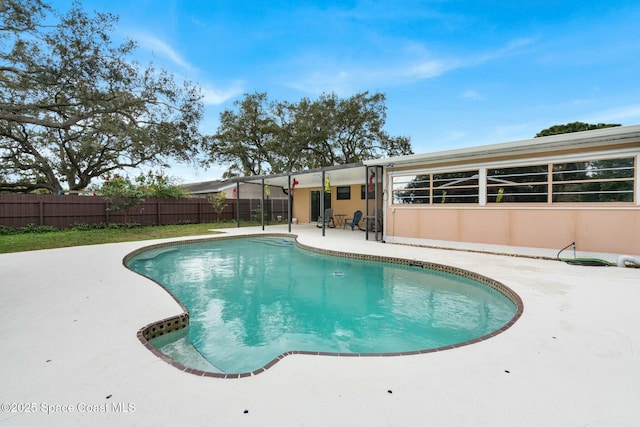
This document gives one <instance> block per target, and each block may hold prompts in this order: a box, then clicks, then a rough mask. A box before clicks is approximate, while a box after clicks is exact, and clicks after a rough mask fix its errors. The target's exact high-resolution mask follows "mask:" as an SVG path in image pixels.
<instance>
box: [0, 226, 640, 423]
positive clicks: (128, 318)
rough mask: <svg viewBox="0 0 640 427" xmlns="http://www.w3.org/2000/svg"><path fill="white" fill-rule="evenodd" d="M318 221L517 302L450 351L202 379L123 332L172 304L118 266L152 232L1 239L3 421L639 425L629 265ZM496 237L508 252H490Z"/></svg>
mask: <svg viewBox="0 0 640 427" xmlns="http://www.w3.org/2000/svg"><path fill="white" fill-rule="evenodd" d="M223 231H224V232H225V233H227V234H234V235H235V234H257V233H262V232H263V231H262V230H261V228H259V227H255V228H233V229H225V230H223ZM325 231H326V233H325V234H326V235H325V236H324V237H323V236H322V234H321V233H322V231H321V230H320V229H318V228H316V227H315V224H312V225H294V226H293V227H292V233H293V234H297V235H298V238H299V240H300V242H301V243H303V244H305V245H309V246H315V247H318V248H325V249H332V250H341V251H345V252H357V253H365V254H370V255H383V256H393V257H403V258H409V259H415V260H423V261H429V262H434V263H440V264H447V265H451V266H455V267H459V268H463V269H467V270H471V271H474V272H477V273H479V274H482V275H485V276H488V277H491V278H493V279H495V280H498V281H500V282H502V283H503V284H505V285H506V286H508V287H510V288H511V289H513V290H514V291H515V292H516V293H518V294H519V295H520V297H521V298H522V300H523V303H524V313H523V315H522V317H521V318H520V319H519V320H518V321H517V322H516V324H515V325H514V326H512V327H511V328H510V329H508V330H507V331H505V332H504V333H502V334H499V335H497V336H495V337H493V338H491V339H489V340H487V341H484V342H480V343H477V344H473V345H469V346H464V347H460V348H457V349H453V350H447V351H442V352H437V353H430V354H424V355H416V356H401V357H384V358H375V357H367V358H357V357H331V356H304V355H292V356H288V357H285V358H284V359H283V360H282V361H280V362H279V363H277V364H276V365H274V366H273V367H271V368H270V369H269V370H267V371H266V372H264V373H262V374H260V375H257V376H252V377H248V378H242V379H233V380H230V379H216V378H203V377H198V376H195V375H191V374H187V373H184V372H181V371H180V370H178V369H176V368H174V367H172V366H170V365H169V364H167V363H165V362H163V361H162V360H160V359H159V358H157V357H156V356H155V355H153V354H152V353H151V352H150V351H148V350H147V349H146V348H145V347H144V346H143V345H142V344H141V343H140V342H139V341H138V339H137V337H136V332H137V331H138V330H139V329H140V328H141V327H142V326H145V325H147V324H149V323H151V322H153V321H157V320H160V319H163V318H166V317H169V316H173V315H176V314H178V313H180V307H179V306H178V304H177V303H176V302H175V301H174V300H173V298H172V297H171V296H170V295H168V294H167V293H166V292H165V291H164V290H163V289H162V288H161V287H159V286H158V285H156V284H155V283H153V282H151V281H149V280H148V279H145V278H143V277H141V276H138V275H137V274H135V273H133V272H131V271H129V270H128V269H126V268H125V267H124V266H123V265H122V260H123V258H124V257H125V255H127V254H128V253H130V252H132V251H133V250H135V249H138V248H140V247H144V246H148V245H150V244H154V243H159V242H161V241H146V242H130V243H118V244H105V245H97V246H85V247H75V248H64V249H54V250H43V251H34V252H22V253H13V254H2V255H0V272H1V273H2V274H1V276H0V322H1V324H2V328H0V342H1V343H2V346H1V347H0V362H1V363H2V365H3V368H2V370H0V384H2V387H0V403H2V411H0V425H11V426H15V425H65V426H70V425H73V426H75V425H87V426H96V425H104V426H112V425H136V426H146V425H156V426H165V425H166V426H174V425H203V426H204V425H207V426H211V425H220V426H227V425H234V426H235V425H248V426H265V425H269V426H271V425H284V426H289V425H295V426H327V425H339V426H342V425H348V426H352V425H354V426H359V425H362V426H392V425H397V426H407V425H436V426H464V425H472V426H492V427H496V426H536V427H538V426H544V425H547V426H585V425H591V426H637V425H639V424H640V406H639V405H638V400H639V399H640V355H639V354H638V353H637V352H639V351H640V327H639V325H640V310H639V309H638V304H639V301H640V269H631V268H618V267H584V266H575V265H568V264H565V263H562V262H558V261H555V260H549V259H540V258H532V257H527V256H522V255H530V256H536V257H548V258H552V257H554V256H555V252H556V251H540V250H527V249H525V248H521V249H518V250H516V249H514V248H488V247H477V246H476V247H474V246H471V245H457V247H456V248H453V247H452V248H451V249H458V250H446V249H436V248H427V247H416V246H409V245H398V244H390V243H381V242H376V241H374V240H369V241H367V240H365V238H364V232H361V231H353V232H352V231H351V230H342V229H341V228H336V229H327V230H325ZM264 232H265V233H285V232H287V226H286V225H272V226H267V227H266V228H265V231H264ZM202 237H211V236H202ZM189 239H192V237H189ZM173 240H176V239H173ZM438 244H442V242H439V243H437V242H434V246H437V245H438ZM460 249H462V250H460ZM482 251H489V252H493V253H483V252H482ZM509 251H510V253H512V254H513V255H519V256H506V255H497V254H495V253H496V252H500V253H501V252H509Z"/></svg>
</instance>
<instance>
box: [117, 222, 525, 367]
mask: <svg viewBox="0 0 640 427" xmlns="http://www.w3.org/2000/svg"><path fill="white" fill-rule="evenodd" d="M256 237H261V238H264V237H287V238H293V239H294V242H295V244H296V246H297V247H299V248H302V249H304V250H308V251H310V252H316V253H321V254H324V255H332V256H337V257H342V258H353V259H361V260H366V261H377V262H388V263H394V264H403V265H409V266H413V267H422V268H429V269H432V270H436V271H440V272H445V273H450V274H454V275H458V276H462V277H464V278H467V279H471V280H474V281H476V282H479V283H481V284H483V285H485V286H489V287H490V288H492V289H493V290H495V291H497V292H498V293H500V294H502V295H503V296H504V297H505V298H507V299H508V300H509V301H511V303H512V304H514V306H515V308H516V312H515V313H514V315H513V317H512V318H511V319H509V321H508V322H506V323H505V324H504V325H503V326H502V327H500V328H499V329H496V330H494V331H492V332H490V333H488V334H486V335H482V336H480V337H477V338H473V339H471V340H467V341H462V342H460V343H455V344H450V345H446V346H441V347H436V348H431V349H425V350H412V351H403V352H391V353H339V352H322V351H319V352H315V351H306V350H290V351H286V352H284V353H282V354H280V355H278V356H277V357H275V358H274V359H272V360H271V361H270V362H268V363H267V364H265V365H264V366H262V367H260V368H258V369H255V370H253V371H250V372H241V373H222V372H211V371H203V370H201V369H196V368H192V367H189V366H186V365H184V364H182V363H180V362H178V361H176V360H174V359H172V358H170V357H169V356H167V355H166V354H164V353H162V352H161V351H160V350H158V349H157V348H156V347H155V346H154V345H153V344H151V343H150V341H149V340H151V339H153V338H156V337H159V336H162V335H165V334H168V333H170V332H175V331H178V330H181V329H184V328H186V327H188V326H189V322H190V318H189V310H188V309H187V307H186V306H185V305H184V304H183V303H182V302H181V301H180V300H179V299H178V298H177V297H176V296H175V295H174V294H173V293H172V292H171V291H169V290H168V289H167V288H166V287H165V286H164V285H163V284H162V283H160V282H158V281H156V280H154V279H152V278H150V277H147V276H144V275H142V274H140V273H138V272H136V271H134V270H132V269H131V268H129V267H128V265H127V264H128V263H129V261H131V259H132V258H134V257H135V256H137V255H139V254H140V253H143V252H146V251H149V250H153V249H157V248H162V247H167V246H186V245H191V244H193V243H207V242H212V241H217V240H230V239H246V238H256ZM298 238H299V236H298V235H297V234H295V233H260V234H246V235H241V236H237V235H233V236H217V237H208V238H204V239H203V238H200V239H186V240H179V241H169V242H162V243H157V244H153V245H149V246H144V247H141V248H138V249H136V250H134V251H132V252H130V253H128V254H127V255H125V257H124V258H123V260H122V264H123V265H124V267H125V268H127V269H128V270H130V271H132V272H134V273H136V274H138V275H140V276H142V277H144V278H146V279H149V280H151V281H152V282H154V283H156V284H157V285H159V286H160V287H161V288H162V289H164V291H165V292H167V293H168V294H169V295H170V296H171V297H172V298H173V300H174V301H176V302H177V303H178V305H179V306H180V308H181V309H182V313H180V314H177V315H175V316H170V317H166V318H164V319H161V320H158V321H155V322H151V323H149V324H147V325H145V326H143V327H142V328H140V329H139V330H138V331H137V333H136V336H137V338H138V340H139V341H140V342H141V343H142V344H143V345H144V347H146V348H147V349H148V350H149V351H151V353H153V354H154V355H155V356H157V357H158V358H160V359H161V360H163V361H165V362H167V363H168V364H170V365H171V366H173V367H175V368H177V369H179V370H181V371H183V372H186V373H189V374H193V375H196V376H200V377H211V378H222V379H238V378H246V377H251V376H254V375H258V374H261V373H263V372H265V371H267V370H268V369H269V368H271V367H273V366H274V365H275V364H276V363H278V362H279V361H281V360H282V359H284V358H285V357H287V356H290V355H310V356H334V357H397V356H413V355H420V354H428V353H436V352H441V351H446V350H452V349H455V348H460V347H465V346H468V345H471V344H476V343H479V342H482V341H486V340H488V339H490V338H493V337H495V336H496V335H499V334H501V333H502V332H504V331H506V330H507V329H509V328H510V327H511V326H513V325H514V324H515V323H516V322H517V320H518V319H519V318H520V317H521V316H522V314H523V313H524V303H523V302H522V299H521V298H520V296H519V295H518V294H517V293H516V292H515V291H514V290H512V289H511V288H509V287H508V286H506V285H504V284H503V283H501V282H499V281H497V280H495V279H491V278H489V277H487V276H484V275H481V274H478V273H475V272H472V271H469V270H466V269H462V268H459V267H452V266H448V265H444V264H438V263H432V262H428V261H419V260H412V259H407V258H398V257H389V256H382V255H367V254H358V253H354V252H341V251H335V250H330V249H320V248H316V247H313V246H309V245H305V244H302V243H300V242H299V241H298Z"/></svg>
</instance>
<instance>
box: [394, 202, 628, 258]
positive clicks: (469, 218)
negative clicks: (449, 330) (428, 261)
mask: <svg viewBox="0 0 640 427" xmlns="http://www.w3.org/2000/svg"><path fill="white" fill-rule="evenodd" d="M385 233H386V235H387V236H388V237H404V238H414V239H430V240H450V241H459V242H471V243H487V244H496V245H509V246H524V247H537V248H549V249H559V248H562V247H564V246H566V245H568V244H569V243H571V242H576V244H577V245H578V246H579V248H580V250H582V251H589V252H607V253H617V254H622V253H624V254H633V255H638V254H640V207H634V206H629V207H621V208H617V207H616V208H613V207H612V208H595V207H594V208H584V207H581V208H575V207H567V208H563V207H560V208H556V207H553V208H550V207H540V208H528V207H527V208H511V209H509V208H502V207H501V208H491V207H486V206H485V207H478V208H474V207H469V208H466V207H458V208H456V209H451V208H442V207H432V208H425V207H420V208H413V207H402V208H398V207H389V208H387V211H386V230H385Z"/></svg>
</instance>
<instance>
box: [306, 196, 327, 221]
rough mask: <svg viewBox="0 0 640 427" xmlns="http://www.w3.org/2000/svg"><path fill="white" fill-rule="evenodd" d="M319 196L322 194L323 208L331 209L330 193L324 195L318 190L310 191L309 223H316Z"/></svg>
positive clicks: (318, 211) (318, 213)
mask: <svg viewBox="0 0 640 427" xmlns="http://www.w3.org/2000/svg"><path fill="white" fill-rule="evenodd" d="M321 194H324V208H325V209H329V208H330V207H331V193H325V192H324V191H320V190H311V218H310V219H311V222H315V221H317V220H318V217H319V216H320V197H321Z"/></svg>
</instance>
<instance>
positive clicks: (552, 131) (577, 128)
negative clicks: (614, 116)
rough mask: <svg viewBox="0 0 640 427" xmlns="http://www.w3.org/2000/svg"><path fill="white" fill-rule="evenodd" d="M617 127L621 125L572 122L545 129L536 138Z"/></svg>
mask: <svg viewBox="0 0 640 427" xmlns="http://www.w3.org/2000/svg"><path fill="white" fill-rule="evenodd" d="M616 126H621V125H619V124H606V123H598V124H589V123H584V122H572V123H567V124H564V125H554V126H551V127H549V128H547V129H543V130H541V131H540V132H538V133H537V134H536V136H535V137H536V138H538V137H541V136H550V135H560V134H562V133H571V132H582V131H585V130H594V129H602V128H612V127H616Z"/></svg>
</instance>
